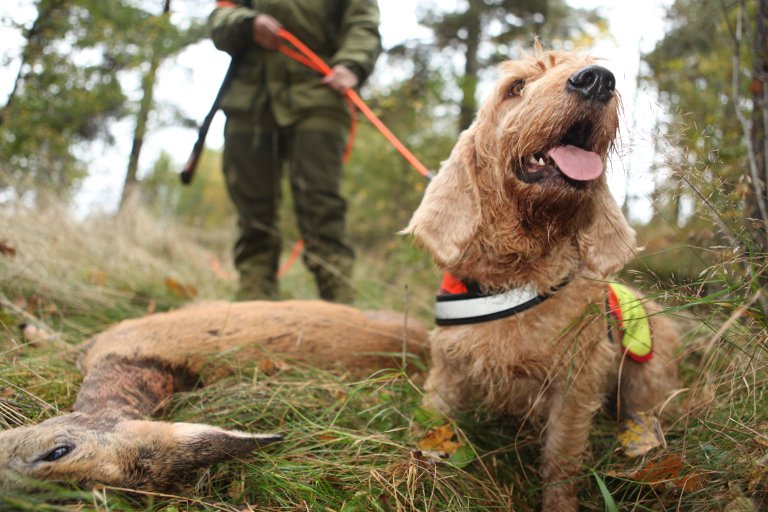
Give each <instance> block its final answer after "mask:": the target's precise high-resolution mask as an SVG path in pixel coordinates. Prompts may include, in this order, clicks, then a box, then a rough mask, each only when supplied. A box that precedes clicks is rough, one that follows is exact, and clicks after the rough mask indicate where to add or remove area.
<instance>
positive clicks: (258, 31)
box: [253, 14, 283, 50]
mask: <svg viewBox="0 0 768 512" xmlns="http://www.w3.org/2000/svg"><path fill="white" fill-rule="evenodd" d="M281 28H283V26H282V25H281V24H280V22H279V21H277V20H276V19H275V18H273V17H272V16H270V15H269V14H259V15H258V16H256V18H255V19H254V20H253V42H255V43H256V44H258V45H259V46H263V47H264V48H267V49H268V50H277V47H278V46H280V37H279V36H278V35H277V32H278V31H279V30H280V29H281Z"/></svg>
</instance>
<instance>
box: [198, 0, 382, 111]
mask: <svg viewBox="0 0 768 512" xmlns="http://www.w3.org/2000/svg"><path fill="white" fill-rule="evenodd" d="M247 3H250V4H251V5H252V6H251V7H250V8H249V7H245V4H247ZM257 14H269V15H270V16H273V17H274V18H275V19H277V20H278V21H279V22H280V23H281V24H282V25H283V26H284V27H285V28H286V29H287V30H288V31H289V32H291V33H292V34H293V35H295V36H296V37H298V38H299V39H300V40H301V41H303V42H304V44H306V45H307V46H309V47H310V48H311V49H312V50H313V51H314V52H315V53H317V54H318V55H319V56H320V57H322V58H323V60H325V61H326V62H327V63H328V64H329V65H330V66H331V67H333V66H334V65H336V64H344V65H346V66H347V67H348V68H349V69H351V70H352V71H353V72H355V74H356V75H357V76H358V78H359V79H360V82H361V83H362V82H363V81H364V80H365V79H366V78H367V77H368V75H369V74H370V73H371V71H372V70H373V65H374V63H375V61H376V58H377V57H378V55H379V53H380V52H381V37H380V35H379V28H378V27H379V7H378V4H377V3H376V0H253V1H252V2H246V0H236V1H219V2H217V4H216V8H215V9H214V11H213V12H212V13H211V16H210V18H209V26H210V30H211V37H212V39H213V43H214V45H215V46H216V48H218V49H219V50H222V51H225V52H227V53H229V54H230V55H232V56H236V55H240V64H239V67H238V72H237V74H236V75H235V79H234V80H233V81H232V82H231V83H230V86H229V89H228V90H227V92H226V94H225V96H224V98H223V100H222V104H221V108H222V110H224V112H225V113H226V114H227V115H228V116H230V115H254V116H255V117H254V119H257V118H258V116H259V115H260V113H262V112H264V111H265V109H266V108H267V107H269V108H271V110H272V114H273V116H274V119H275V121H277V123H278V125H280V126H289V125H291V124H293V123H295V122H296V121H298V120H299V119H302V118H304V117H305V116H308V115H319V116H322V117H327V118H328V119H329V121H330V122H333V123H337V122H338V120H339V119H342V120H344V119H347V118H348V115H349V114H348V112H347V106H346V102H345V101H344V98H343V97H342V96H341V95H340V94H339V93H338V92H336V91H334V90H333V89H331V88H330V87H328V86H326V85H323V84H322V83H321V82H320V80H321V78H322V77H321V75H320V73H318V72H316V71H312V70H311V69H309V68H307V67H305V66H304V65H303V64H300V63H298V62H295V61H293V60H292V59H290V58H289V57H287V56H285V55H283V54H282V53H280V52H278V51H274V50H267V49H264V48H262V47H260V46H258V45H257V44H255V43H254V42H253V37H252V33H253V32H252V27H253V20H254V18H255V17H256V15H257Z"/></svg>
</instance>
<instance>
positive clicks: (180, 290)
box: [165, 277, 197, 299]
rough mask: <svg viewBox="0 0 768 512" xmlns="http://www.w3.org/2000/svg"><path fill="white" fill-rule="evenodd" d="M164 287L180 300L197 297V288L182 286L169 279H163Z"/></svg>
mask: <svg viewBox="0 0 768 512" xmlns="http://www.w3.org/2000/svg"><path fill="white" fill-rule="evenodd" d="M165 287H166V288H167V289H168V291H169V292H170V293H171V294H172V295H175V296H176V297H179V298H181V299H194V298H195V297H197V288H195V287H194V286H192V285H188V284H182V283H180V282H178V281H177V280H175V279H173V278H171V277H166V278H165Z"/></svg>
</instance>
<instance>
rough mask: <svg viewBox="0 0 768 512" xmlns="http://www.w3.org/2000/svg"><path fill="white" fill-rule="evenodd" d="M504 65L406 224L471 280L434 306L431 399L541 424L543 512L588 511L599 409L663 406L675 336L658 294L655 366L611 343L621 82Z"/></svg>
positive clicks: (561, 61) (560, 65) (442, 406)
mask: <svg viewBox="0 0 768 512" xmlns="http://www.w3.org/2000/svg"><path fill="white" fill-rule="evenodd" d="M500 71H501V75H502V77H501V78H500V79H499V80H498V82H497V84H496V86H495V89H494V91H493V93H492V94H491V96H490V98H488V99H487V100H486V102H485V103H484V104H483V105H482V107H481V108H480V110H479V112H478V114H477V117H476V119H475V122H474V123H473V124H472V126H471V127H470V128H469V129H468V130H466V131H465V132H464V133H462V135H461V137H460V139H459V141H458V143H457V144H456V147H455V148H454V150H453V152H452V153H451V155H450V157H449V159H448V160H447V161H446V162H444V164H443V167H442V169H441V170H440V172H439V173H438V174H437V176H436V177H435V178H434V180H433V181H432V183H430V185H429V187H428V188H427V190H426V193H425V196H424V198H423V200H422V202H421V204H420V206H419V207H418V209H417V210H416V212H415V213H414V215H413V218H412V219H411V222H410V224H409V226H408V228H407V229H406V230H405V232H407V233H412V234H413V235H414V236H415V238H416V240H417V242H418V243H419V244H420V245H421V246H423V247H425V248H426V249H427V250H429V251H430V252H431V254H432V256H433V257H434V260H435V262H436V263H437V265H438V266H439V267H440V268H441V269H442V270H444V271H446V273H447V274H449V275H450V276H455V279H449V280H448V281H446V282H448V283H449V284H450V283H451V282H453V283H454V284H455V283H456V282H459V281H461V282H463V283H465V284H464V289H462V290H459V291H460V292H461V295H458V296H457V298H458V299H461V300H460V301H458V302H453V303H451V301H450V297H449V298H447V299H446V302H438V309H437V312H438V318H437V323H438V327H437V328H436V329H435V331H434V332H433V333H432V336H431V353H432V364H433V366H432V369H431V372H430V374H429V378H428V381H427V383H426V392H427V394H426V398H425V405H427V406H428V407H431V408H436V409H438V410H440V411H442V412H444V413H448V412H450V411H456V410H460V409H462V408H466V407H467V406H472V405H476V404H481V405H482V406H483V407H484V408H486V409H490V410H492V411H496V412H499V413H504V414H507V413H511V414H514V415H519V416H522V417H523V418H525V419H529V418H531V419H532V418H535V417H539V418H541V419H543V420H544V425H543V426H544V434H543V456H542V466H541V468H542V478H543V479H544V485H545V488H544V492H543V509H544V510H547V511H566V510H576V509H577V508H578V501H577V481H576V477H577V476H578V474H579V473H580V467H581V461H582V460H583V457H584V456H585V453H586V452H587V449H588V437H589V431H590V428H591V423H592V417H593V415H594V414H595V412H596V411H597V410H598V409H599V408H600V406H601V404H603V403H604V402H605V400H606V397H607V396H610V395H613V396H614V397H615V398H618V400H617V406H616V407H617V412H618V415H619V416H620V417H625V416H626V415H628V414H630V413H636V412H640V411H647V410H651V409H653V408H654V407H656V406H659V405H660V404H661V403H662V402H663V401H664V399H665V397H666V396H667V395H668V393H669V392H670V391H671V390H672V389H673V387H674V385H675V381H676V374H677V370H676V362H675V360H674V352H675V348H676V346H677V344H678V339H677V334H676V331H675V328H674V326H673V325H672V323H671V321H670V320H668V319H665V318H662V317H660V316H659V315H658V314H657V313H659V311H660V308H659V306H657V305H656V304H653V303H652V302H649V301H646V300H643V304H644V306H645V308H646V312H647V317H648V319H649V321H650V331H651V333H652V337H653V352H652V357H651V356H647V357H646V359H647V358H648V357H650V359H649V360H647V361H646V362H636V361H635V360H633V359H630V358H628V357H626V356H625V354H624V351H623V350H622V345H621V343H620V342H619V340H618V331H616V332H615V334H614V335H613V336H611V335H609V321H608V319H607V315H606V301H607V296H608V286H607V280H606V279H607V278H608V277H609V276H611V274H613V273H615V272H617V271H618V270H619V269H621V268H622V266H623V265H624V264H625V263H627V262H628V261H629V260H630V259H631V258H632V257H633V256H634V254H635V250H636V246H635V233H634V231H633V230H632V228H631V227H630V226H629V225H628V223H627V221H626V220H625V219H624V217H623V215H622V213H621V211H620V209H619V208H618V206H617V205H616V202H615V201H614V200H613V198H612V197H611V195H610V193H609V190H608V187H607V185H606V180H605V177H604V175H603V165H604V162H605V160H606V156H607V153H608V151H609V149H611V148H612V146H613V141H614V139H615V137H616V135H617V129H618V123H619V114H618V111H619V99H618V95H617V93H616V92H615V91H614V87H615V79H614V76H613V75H612V74H611V72H610V71H608V70H607V69H606V68H604V67H601V66H599V65H597V64H596V63H595V60H594V59H592V58H590V57H588V56H585V55H578V54H574V53H566V52H543V51H542V50H541V48H540V46H538V45H537V48H536V51H535V53H534V54H533V55H531V56H529V57H528V58H525V59H523V60H519V61H514V62H506V63H504V64H502V65H501V67H500ZM472 290H474V291H475V293H474V295H473V294H472V293H471V292H472ZM440 299H441V298H438V301H440ZM518 299H519V300H518ZM462 301H464V302H462ZM478 304H479V306H478ZM505 305H506V306H509V307H506V306H505ZM465 306H466V308H469V309H471V311H463V310H462V308H464V307H465ZM441 307H445V308H447V309H444V310H442V313H441ZM476 307H479V309H478V310H475V308H476ZM441 314H442V315H443V316H442V317H441ZM643 316H646V315H645V313H643Z"/></svg>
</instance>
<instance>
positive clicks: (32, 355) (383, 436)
mask: <svg viewBox="0 0 768 512" xmlns="http://www.w3.org/2000/svg"><path fill="white" fill-rule="evenodd" d="M0 223H2V225H3V226H4V228H3V231H2V233H1V234H0V242H5V243H6V244H7V245H8V246H11V247H13V248H14V249H15V250H16V254H15V256H10V255H7V256H0V300H1V301H2V302H1V303H0V427H2V428H8V427H13V426H16V425H19V424H23V423H28V422H34V421H38V420H40V419H43V418H46V417H50V416H52V415H54V414H56V413H57V412H58V411H61V410H67V409H68V408H69V407H70V406H71V404H72V402H73V400H74V396H75V393H76V390H77V386H78V384H79V382H80V376H79V374H78V372H77V370H76V367H75V364H74V352H73V351H71V350H65V349H63V347H69V346H71V345H72V344H74V343H76V342H79V341H81V340H82V339H83V338H85V337H87V336H88V335H90V334H92V333H94V332H97V331H99V330H101V329H103V328H105V327H106V326H107V325H109V324H111V323H113V322H115V321H118V320H120V319H123V318H126V317H133V316H139V315H143V314H146V312H147V311H148V310H152V309H155V310H163V309H168V308H170V307H174V306H176V305H179V304H181V303H183V302H185V301H187V300H188V297H185V296H184V294H185V293H187V292H189V291H190V290H191V288H189V287H194V289H195V290H196V292H197V296H198V297H199V298H227V297H230V296H231V294H232V293H233V291H234V286H235V283H234V281H233V280H228V279H227V278H226V277H222V275H221V273H219V275H217V272H216V271H214V268H213V267H212V265H211V262H212V261H213V259H214V258H216V259H217V260H218V261H219V262H221V266H222V270H223V272H224V274H227V273H228V274H230V275H232V274H233V271H232V269H231V266H230V265H229V263H228V257H227V242H226V241H224V242H222V240H226V238H227V236H229V233H224V234H221V235H218V238H216V239H211V238H207V239H202V238H200V234H199V233H197V232H195V231H192V230H189V229H186V228H184V227H181V226H179V225H177V224H176V223H174V222H173V221H172V220H168V219H155V218H152V217H151V216H149V215H148V214H146V213H145V212H143V211H142V210H141V209H134V210H133V211H131V212H130V214H128V215H124V216H122V217H121V218H119V219H114V218H110V217H100V218H93V219H87V220H85V221H82V222H78V221H75V220H73V219H72V218H71V216H70V215H69V214H68V213H67V211H66V210H65V209H63V208H55V207H51V208H50V209H47V210H46V211H37V210H35V209H32V208H28V207H25V206H22V205H19V204H12V205H5V206H2V208H1V209H0ZM396 244H399V242H396ZM211 248H213V249H211ZM387 254H388V256H387V257H381V256H379V257H378V258H376V257H375V256H374V255H373V254H361V256H360V265H359V268H358V270H357V272H356V277H355V285H356V286H357V288H358V293H359V296H360V303H361V304H362V305H364V306H366V307H370V306H379V307H394V308H396V309H403V307H404V304H406V303H407V304H408V307H409V310H410V312H411V313H412V314H414V315H416V316H420V317H422V318H428V310H429V307H430V306H429V303H430V301H431V295H432V291H433V290H432V289H431V287H432V286H433V285H434V284H435V282H436V275H435V273H434V272H433V271H431V270H429V269H428V268H427V267H425V266H424V264H423V259H422V258H421V257H420V256H414V255H413V254H412V252H410V248H408V247H407V244H406V243H405V242H403V245H395V246H393V247H392V248H391V252H387ZM729 272H730V271H726V270H725V268H724V267H723V271H722V272H720V271H713V272H711V273H710V274H709V282H708V283H706V284H707V286H706V287H701V289H698V288H695V287H691V288H689V289H675V290H672V291H669V290H662V288H661V287H659V289H657V290H656V292H655V295H657V297H656V298H658V299H659V300H661V301H662V302H664V303H666V304H669V305H670V313H672V314H674V315H677V316H678V317H679V318H680V320H681V324H682V325H683V326H684V330H685V350H686V353H685V354H683V366H682V382H681V385H682V387H681V390H680V391H679V393H678V394H677V395H676V396H675V397H674V398H672V399H671V400H670V401H669V403H668V405H667V406H666V408H665V414H664V415H665V418H666V427H667V428H666V436H667V441H668V446H667V447H666V448H664V449H658V450H656V451H654V452H652V453H651V454H650V455H649V456H647V457H646V458H644V459H642V460H636V461H629V460H627V459H625V458H623V457H622V456H621V455H618V454H617V453H616V452H615V448H616V442H615V425H614V424H613V423H612V421H611V420H610V419H608V417H607V416H604V415H601V416H600V417H599V418H598V419H597V424H596V428H595V431H594V433H593V436H592V446H593V455H594V458H593V461H592V462H591V464H590V467H589V468H585V473H584V475H585V476H584V483H585V485H584V490H583V492H582V495H581V496H582V501H583V505H582V507H583V509H584V510H605V509H608V510H691V511H694V510H695V511H698V510H723V509H726V507H732V508H730V509H728V510H760V509H761V507H766V506H768V499H767V498H766V494H767V493H768V456H766V454H767V453H768V412H767V411H768V407H766V406H767V405H768V371H767V370H766V362H767V361H768V357H767V354H766V338H767V334H766V325H767V321H766V317H765V312H764V311H763V310H761V309H760V308H759V301H758V300H755V301H752V302H751V303H750V300H751V299H752V298H753V297H755V296H756V294H757V293H758V292H760V290H758V289H757V288H756V287H755V286H754V284H752V281H751V280H750V279H744V280H739V279H734V278H733V277H732V274H730V273H729ZM417 274H420V275H417ZM640 277H647V276H640ZM640 277H638V279H639V278H640ZM630 278H631V279H634V277H632V276H630ZM167 279H172V280H173V283H177V284H178V285H181V288H179V287H178V286H175V285H173V284H171V285H169V284H167V283H166V280H167ZM404 283H410V287H409V289H408V291H406V289H405V285H404ZM658 284H661V283H658ZM283 288H284V293H285V294H286V295H287V296H308V297H314V290H313V289H312V286H311V281H310V280H309V278H308V276H307V275H306V274H305V273H304V271H303V270H302V269H301V266H300V264H297V267H296V268H295V269H292V270H291V272H289V273H288V275H287V276H286V277H285V279H284V280H283ZM703 289H708V290H713V291H712V292H711V293H710V294H709V295H707V293H706V292H703V291H702V290H703ZM184 290H186V292H185V291H184ZM25 322H26V323H29V322H33V323H35V324H36V325H38V326H39V327H41V328H44V329H46V330H47V331H49V332H50V333H54V334H58V338H57V339H58V341H57V342H54V343H44V344H43V345H44V346H42V347H40V348H32V347H30V346H29V345H28V343H27V341H26V340H24V339H23V338H22V336H21V333H20V331H19V329H18V327H17V326H18V324H20V323H25ZM420 397H421V390H420V382H419V381H418V379H417V380H416V381H412V380H409V379H408V378H407V377H405V376H404V375H402V374H397V373H395V374H389V373H387V374H379V375H373V376H371V377H370V378H369V379H366V380H364V381H361V382H353V381H351V380H349V379H348V378H345V377H344V376H337V375H331V374H327V373H323V372H320V371H317V370H315V369H313V368H307V367H304V366H301V365H298V364H291V365H290V366H289V368H287V369H282V370H278V371H276V372H274V373H270V374H265V373H264V372H263V371H261V370H260V369H259V368H258V367H257V366H253V365H251V366H246V367H241V368H239V369H238V372H237V374H236V375H235V376H233V377H230V378H228V379H226V380H223V381H219V382H216V383H213V384H211V385H209V386H207V387H205V388H201V389H199V390H196V391H193V392H189V393H184V394H179V395H177V396H176V397H175V400H174V402H173V404H172V405H171V407H170V408H169V410H168V411H167V412H166V414H165V415H166V417H167V418H168V419H171V420H178V421H200V422H207V423H213V424H220V425H222V426H227V427H235V428H238V427H239V428H245V429H252V430H259V431H270V430H275V431H280V432H282V433H284V434H286V441H285V442H284V443H282V444H281V445H279V446H275V447H274V448H270V449H269V450H266V451H264V452H263V453H261V454H259V455H258V456H257V457H256V458H254V459H251V460H248V461H244V462H242V463H231V464H226V465H218V466H215V467H213V468H211V469H210V470H209V471H207V472H206V473H204V474H203V475H202V476H200V477H199V478H198V479H196V480H193V481H191V482H190V483H189V486H188V487H187V488H186V489H185V490H184V492H183V493H179V494H180V495H179V496H164V495H157V494H144V493H136V492H129V491H124V490H118V489H100V490H96V491H93V492H92V491H86V490H79V489H72V488H62V487H58V486H46V487H43V488H41V489H40V491H39V492H36V493H24V494H19V493H16V494H14V493H6V494H4V495H3V496H2V497H0V509H8V510H164V511H172V510H173V511H175V510H217V511H235V510H297V511H298V510H313V511H314V510H320V511H324V510H334V511H335V510H343V511H357V510H360V511H363V510H364V511H368V510H382V511H389V510H393V511H394V510H397V511H400V510H403V511H405V510H434V511H448V510H450V511H454V510H508V509H510V508H511V509H514V510H519V511H527V510H535V509H536V500H537V496H538V494H539V491H540V482H539V479H538V477H537V475H536V470H535V468H536V457H537V453H538V443H537V441H538V440H537V437H536V433H535V432H533V431H532V430H529V429H527V428H525V427H524V428H522V429H518V428H517V426H516V425H515V424H514V423H513V422H512V421H510V420H508V419H494V420H492V421H490V422H488V421H481V420H483V418H465V419H463V421H461V422H460V426H459V425H454V427H453V428H454V430H455V431H456V433H457V439H459V440H461V441H462V442H463V443H464V444H465V446H464V448H463V449H462V450H460V456H457V457H455V458H454V459H453V460H452V461H446V462H437V463H436V462H434V461H433V460H431V459H429V458H428V457H425V456H424V455H423V454H420V453H419V452H418V451H417V450H415V445H416V442H417V441H418V440H419V439H420V438H421V437H422V436H423V435H424V434H425V432H426V431H427V429H428V427H429V426H430V425H431V423H430V422H432V421H434V419H433V418H430V417H429V416H428V415H425V414H424V411H422V410H420V409H419V407H418V403H419V401H420ZM737 506H740V507H742V508H735V507H737ZM749 507H752V508H749Z"/></svg>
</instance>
